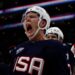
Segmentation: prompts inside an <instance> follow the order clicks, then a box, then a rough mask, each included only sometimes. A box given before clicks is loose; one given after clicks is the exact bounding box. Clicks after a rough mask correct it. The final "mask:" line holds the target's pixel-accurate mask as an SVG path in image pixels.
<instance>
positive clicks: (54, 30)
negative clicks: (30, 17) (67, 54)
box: [46, 27, 64, 39]
mask: <svg viewBox="0 0 75 75" xmlns="http://www.w3.org/2000/svg"><path fill="white" fill-rule="evenodd" d="M50 33H51V34H57V35H58V39H59V38H61V39H64V34H63V32H62V31H61V30H60V29H59V28H58V27H51V28H49V29H47V30H46V35H47V34H50Z"/></svg>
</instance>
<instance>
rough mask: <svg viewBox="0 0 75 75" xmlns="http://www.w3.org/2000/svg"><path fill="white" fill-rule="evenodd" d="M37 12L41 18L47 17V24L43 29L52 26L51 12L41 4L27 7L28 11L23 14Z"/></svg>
mask: <svg viewBox="0 0 75 75" xmlns="http://www.w3.org/2000/svg"><path fill="white" fill-rule="evenodd" d="M31 11H33V12H36V13H38V14H39V15H40V19H45V20H46V21H47V24H46V26H45V27H44V28H43V29H47V28H49V27H50V22H51V19H50V16H49V14H48V13H47V12H46V10H45V9H44V8H42V7H40V6H33V7H31V8H29V9H27V11H26V12H25V13H24V15H23V16H25V15H26V14H27V13H28V12H31Z"/></svg>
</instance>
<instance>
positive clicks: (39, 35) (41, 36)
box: [33, 32, 46, 41]
mask: <svg viewBox="0 0 75 75" xmlns="http://www.w3.org/2000/svg"><path fill="white" fill-rule="evenodd" d="M33 40H34V41H40V40H46V37H45V35H44V33H43V32H41V33H39V34H37V36H36V37H35V38H34V39H33Z"/></svg>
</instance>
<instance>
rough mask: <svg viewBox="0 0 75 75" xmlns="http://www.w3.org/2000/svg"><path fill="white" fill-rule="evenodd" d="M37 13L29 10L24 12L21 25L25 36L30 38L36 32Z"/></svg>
mask: <svg viewBox="0 0 75 75" xmlns="http://www.w3.org/2000/svg"><path fill="white" fill-rule="evenodd" d="M38 21H39V15H38V14H37V13H34V12H29V13H27V14H26V16H25V19H24V22H23V26H24V29H25V33H26V35H27V37H28V38H29V39H30V38H31V37H32V36H33V35H34V34H35V32H36V30H37V28H38Z"/></svg>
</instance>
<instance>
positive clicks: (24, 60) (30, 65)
mask: <svg viewBox="0 0 75 75" xmlns="http://www.w3.org/2000/svg"><path fill="white" fill-rule="evenodd" d="M36 62H37V63H38V66H37V65H36V64H35V63H36ZM43 67H44V59H42V58H36V57H33V58H30V57H25V56H21V57H18V58H17V60H16V63H15V66H14V69H13V71H19V72H28V74H33V70H35V71H37V75H42V71H43Z"/></svg>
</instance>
